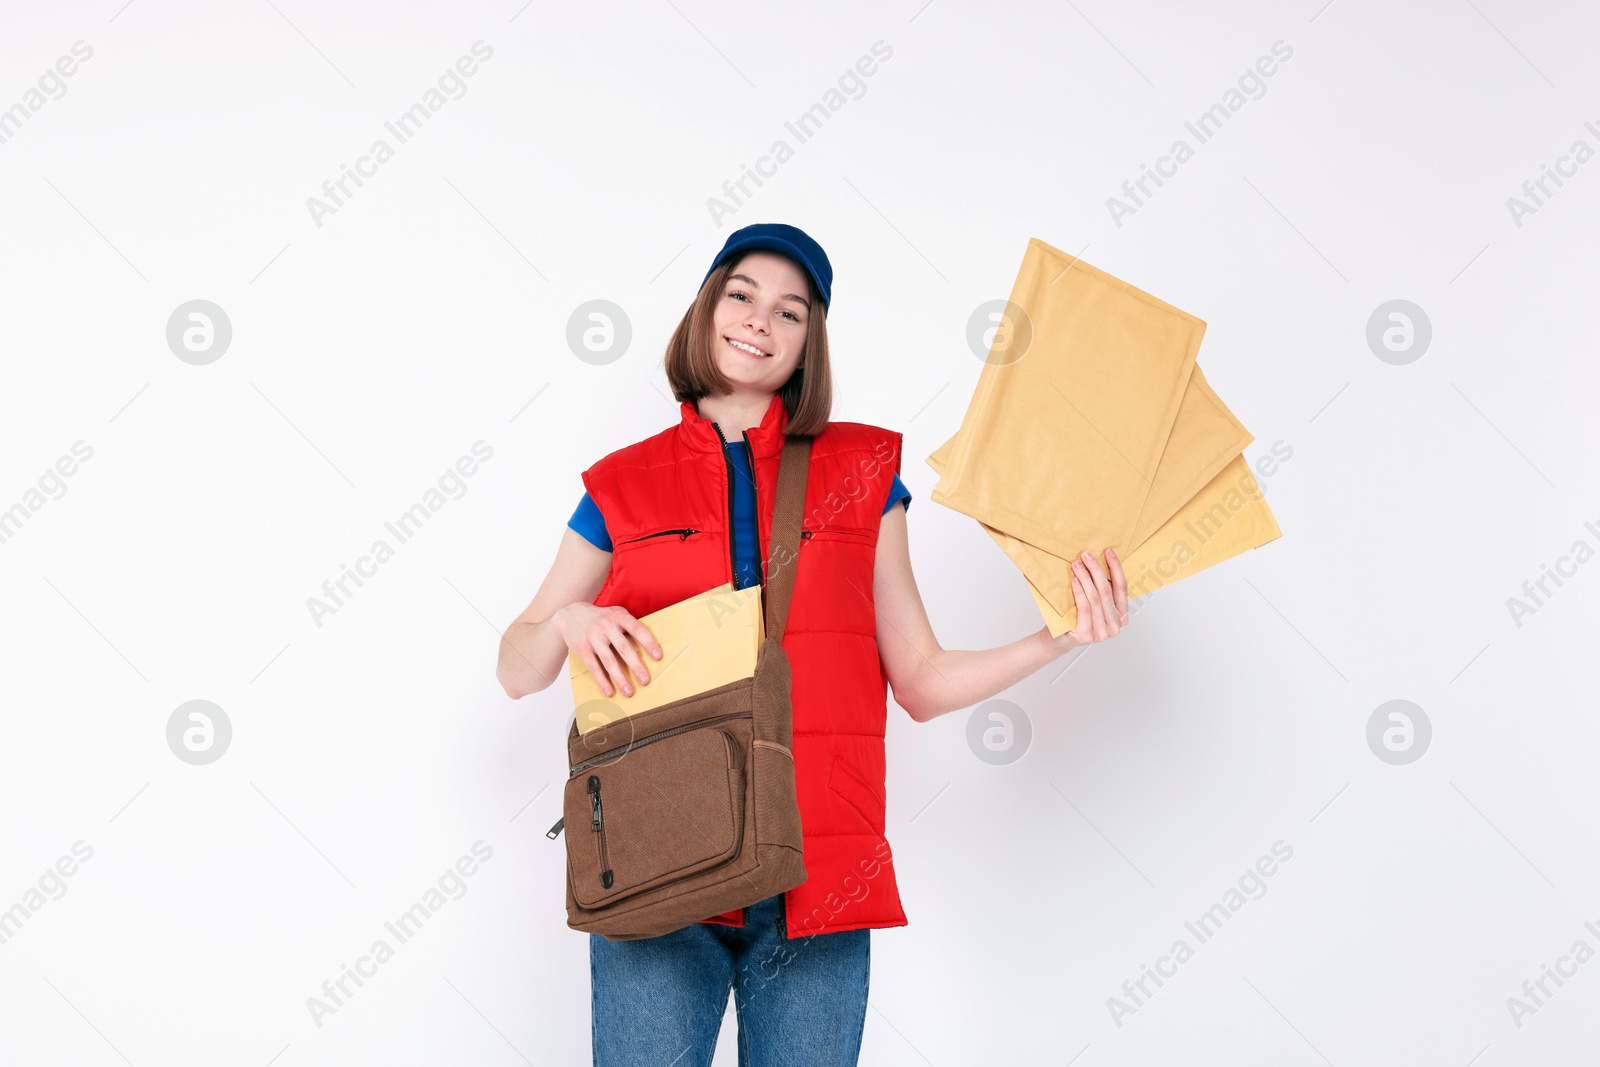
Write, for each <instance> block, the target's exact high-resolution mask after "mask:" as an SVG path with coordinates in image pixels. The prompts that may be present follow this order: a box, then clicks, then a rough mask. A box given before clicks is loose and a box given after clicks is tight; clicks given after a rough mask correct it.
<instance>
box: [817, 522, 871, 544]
mask: <svg viewBox="0 0 1600 1067" xmlns="http://www.w3.org/2000/svg"><path fill="white" fill-rule="evenodd" d="M874 540H875V536H874V531H872V530H866V529H862V528H861V527H859V526H833V525H824V526H816V527H811V526H806V527H802V528H801V530H800V547H801V549H802V550H803V549H804V548H805V547H806V546H807V545H814V544H840V545H866V546H871V545H872V544H873V543H874Z"/></svg>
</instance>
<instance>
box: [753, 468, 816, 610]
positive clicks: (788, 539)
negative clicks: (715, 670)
mask: <svg viewBox="0 0 1600 1067" xmlns="http://www.w3.org/2000/svg"><path fill="white" fill-rule="evenodd" d="M810 466H811V438H809V437H788V438H785V439H784V443H783V454H782V455H781V456H779V457H778V498H777V500H776V502H775V503H774V505H773V509H772V550H771V554H770V555H769V556H768V557H767V579H766V584H765V588H764V590H763V593H762V596H763V598H764V606H763V609H762V610H763V615H764V618H765V627H766V633H767V636H768V637H774V636H775V637H777V638H779V639H780V640H781V639H782V638H783V633H784V628H785V627H786V626H787V625H788V623H789V604H790V602H791V601H792V600H793V598H794V574H795V567H796V566H797V565H798V563H799V562H800V524H801V521H802V519H803V518H804V515H805V506H806V474H807V471H808V470H809V468H810Z"/></svg>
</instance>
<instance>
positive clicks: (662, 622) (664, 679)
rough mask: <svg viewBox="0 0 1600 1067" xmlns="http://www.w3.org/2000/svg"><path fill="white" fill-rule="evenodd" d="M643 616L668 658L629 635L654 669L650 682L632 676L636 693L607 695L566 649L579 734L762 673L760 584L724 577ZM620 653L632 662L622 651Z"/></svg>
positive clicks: (649, 668) (648, 667)
mask: <svg viewBox="0 0 1600 1067" xmlns="http://www.w3.org/2000/svg"><path fill="white" fill-rule="evenodd" d="M639 621H640V622H642V623H644V628H645V629H646V630H649V631H650V636H651V637H654V638H655V639H656V643H657V644H659V645H660V646H661V658H660V659H659V660H658V659H653V658H651V656H650V654H649V653H648V652H646V651H644V649H643V648H642V647H641V646H640V644H639V641H638V639H637V638H635V637H634V636H633V635H632V634H629V635H627V639H628V643H629V644H631V645H632V646H633V648H634V651H636V652H637V653H638V654H639V659H640V660H641V661H642V662H643V663H644V667H645V671H646V672H648V673H649V675H650V684H649V685H640V684H639V680H638V679H637V678H634V679H633V680H632V684H633V695H632V696H625V695H623V692H622V690H621V689H614V690H613V694H614V695H612V696H609V697H608V696H606V695H605V694H604V693H602V692H601V691H600V683H599V682H597V681H595V679H594V676H593V675H592V674H590V673H589V668H588V667H587V666H586V665H585V664H584V662H583V660H581V659H579V658H578V657H577V656H576V655H575V654H573V653H572V652H568V653H567V663H568V672H569V674H570V675H571V678H572V700H573V706H574V707H575V708H577V709H578V712H579V714H578V732H579V733H580V734H586V733H588V732H589V731H590V730H593V729H594V728H595V727H597V726H604V725H605V724H606V723H608V722H612V721H614V720H616V719H620V718H623V717H626V716H629V715H637V714H639V712H641V711H649V710H650V709H651V708H656V707H660V706H661V705H662V704H666V703H668V702H670V701H673V700H679V699H682V698H683V697H690V696H694V695H695V694H696V693H704V692H705V691H706V690H708V689H715V688H716V687H717V686H719V685H725V684H726V683H728V682H733V681H737V680H739V679H740V678H749V677H751V676H752V675H754V674H755V673H756V660H757V658H758V657H759V656H760V653H761V642H762V641H763V640H764V639H765V636H766V635H765V632H764V631H765V625H764V620H763V619H762V615H761V586H760V585H759V584H757V585H750V586H746V587H745V588H743V589H737V590H736V589H734V588H733V583H732V582H724V583H722V584H721V585H719V586H717V587H716V588H714V589H708V590H706V591H705V592H704V593H700V594H698V595H696V596H692V597H690V598H689V599H687V600H680V601H678V602H677V603H676V604H669V605H667V606H666V607H664V608H662V609H661V610H660V611H652V612H651V613H650V614H648V615H643V616H640V618H639ZM618 660H619V662H621V663H622V664H623V666H624V667H626V666H627V661H626V660H623V659H622V658H621V657H620V656H619V657H618ZM630 673H631V672H630ZM596 701H598V703H595V702H596ZM586 705H587V706H586Z"/></svg>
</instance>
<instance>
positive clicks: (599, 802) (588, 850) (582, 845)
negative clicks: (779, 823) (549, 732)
mask: <svg viewBox="0 0 1600 1067" xmlns="http://www.w3.org/2000/svg"><path fill="white" fill-rule="evenodd" d="M740 720H743V721H742V722H741V721H740ZM749 730H750V724H749V716H748V714H745V715H735V716H728V717H719V718H718V719H717V720H716V721H714V722H712V723H707V724H691V725H690V726H689V727H679V728H677V729H674V730H668V731H665V732H663V733H662V734H658V735H653V736H649V737H641V738H638V739H636V740H634V741H633V742H632V743H631V744H629V745H628V746H627V747H626V748H624V749H622V750H619V752H618V754H617V755H616V756H615V757H610V756H606V757H599V758H597V759H593V760H585V761H584V762H583V763H580V764H578V766H577V767H576V768H574V769H573V772H572V775H571V777H570V778H569V779H568V781H567V786H566V796H565V798H564V799H565V804H564V807H565V817H566V830H567V869H568V872H569V873H568V877H570V878H571V880H572V895H573V898H574V899H575V900H576V901H577V902H578V904H579V905H580V906H582V907H585V908H595V907H600V906H602V905H605V904H611V903H615V902H616V901H619V900H623V899H625V898H627V897H630V896H632V895H634V894H636V893H642V892H644V891H645V890H648V889H655V888H658V887H660V886H663V885H667V884H670V883H671V882H674V881H677V880H679V879H683V878H687V877H689V876H691V875H695V874H699V873H700V872H702V871H706V870H709V869H711V868H712V867H716V866H718V865H720V864H723V863H726V862H728V861H729V860H732V859H733V858H734V857H735V856H737V855H738V853H739V848H740V845H741V844H742V843H743V839H744V817H745V810H744V808H745V796H744V773H745V769H744V767H743V765H742V760H741V759H740V754H741V744H740V740H739V736H738V735H737V734H736V733H735V731H741V732H742V733H743V734H744V735H748V733H749Z"/></svg>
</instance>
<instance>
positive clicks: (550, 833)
mask: <svg viewBox="0 0 1600 1067" xmlns="http://www.w3.org/2000/svg"><path fill="white" fill-rule="evenodd" d="M566 824H567V819H566V816H564V815H563V816H562V817H561V818H559V819H557V820H556V824H555V825H554V826H552V827H550V829H548V830H546V831H545V832H544V836H546V837H548V838H549V839H550V840H552V841H554V840H555V839H556V838H557V837H559V836H560V835H561V828H562V827H563V826H565V825H566Z"/></svg>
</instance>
